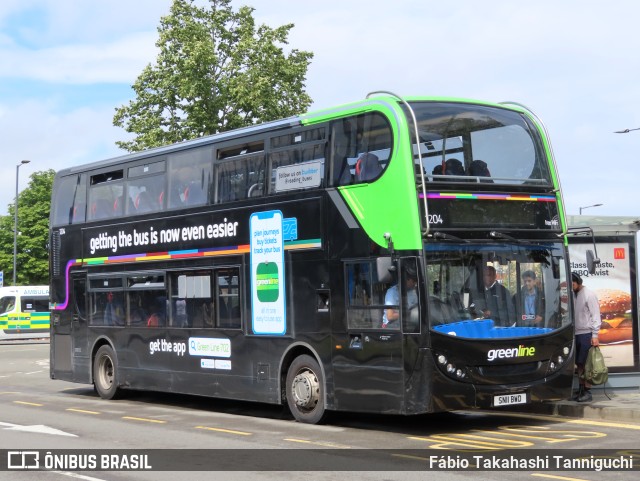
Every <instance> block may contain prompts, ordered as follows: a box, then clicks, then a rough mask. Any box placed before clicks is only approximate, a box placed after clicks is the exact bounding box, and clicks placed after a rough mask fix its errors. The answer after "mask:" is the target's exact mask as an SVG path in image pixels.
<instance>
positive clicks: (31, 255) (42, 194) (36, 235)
mask: <svg viewBox="0 0 640 481" xmlns="http://www.w3.org/2000/svg"><path fill="white" fill-rule="evenodd" d="M54 176H55V171H54V170H51V169H50V170H46V171H42V172H35V173H33V174H31V176H30V179H31V180H30V181H29V185H28V186H27V187H26V188H25V189H24V190H23V191H22V192H20V194H19V195H18V241H17V253H18V255H17V272H18V275H17V284H18V285H37V284H49V252H48V249H47V244H48V239H49V209H50V206H51V189H52V187H53V177H54ZM14 216H15V204H10V205H9V215H6V216H3V217H2V218H0V270H2V271H4V285H5V286H7V285H10V284H11V283H12V280H13V227H14V222H15V217H14Z"/></svg>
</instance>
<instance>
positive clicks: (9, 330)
mask: <svg viewBox="0 0 640 481" xmlns="http://www.w3.org/2000/svg"><path fill="white" fill-rule="evenodd" d="M50 322H51V315H50V312H49V286H15V287H0V339H28V338H37V337H49V324H50Z"/></svg>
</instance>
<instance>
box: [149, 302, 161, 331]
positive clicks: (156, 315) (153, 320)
mask: <svg viewBox="0 0 640 481" xmlns="http://www.w3.org/2000/svg"><path fill="white" fill-rule="evenodd" d="M149 312H150V314H149V318H148V319H147V327H158V326H162V325H164V317H163V315H162V304H161V302H160V301H159V300H155V301H154V302H152V303H151V305H150V306H149Z"/></svg>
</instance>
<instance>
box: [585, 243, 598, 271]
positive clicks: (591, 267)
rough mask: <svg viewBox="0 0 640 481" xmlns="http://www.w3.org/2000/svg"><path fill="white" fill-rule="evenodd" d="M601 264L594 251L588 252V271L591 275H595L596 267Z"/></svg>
mask: <svg viewBox="0 0 640 481" xmlns="http://www.w3.org/2000/svg"><path fill="white" fill-rule="evenodd" d="M599 264H600V259H598V258H597V257H596V256H595V254H594V253H593V251H592V250H591V249H589V250H588V251H587V270H588V271H589V274H595V272H596V266H597V265H599Z"/></svg>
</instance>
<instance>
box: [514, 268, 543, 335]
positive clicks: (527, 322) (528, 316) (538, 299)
mask: <svg viewBox="0 0 640 481" xmlns="http://www.w3.org/2000/svg"><path fill="white" fill-rule="evenodd" d="M522 284H523V285H522V289H521V290H520V312H519V314H520V315H519V316H518V325H522V326H529V327H531V326H537V327H542V326H543V320H544V317H543V315H544V297H543V295H542V291H541V289H539V287H538V286H537V285H536V273H535V272H533V271H525V272H523V273H522Z"/></svg>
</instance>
